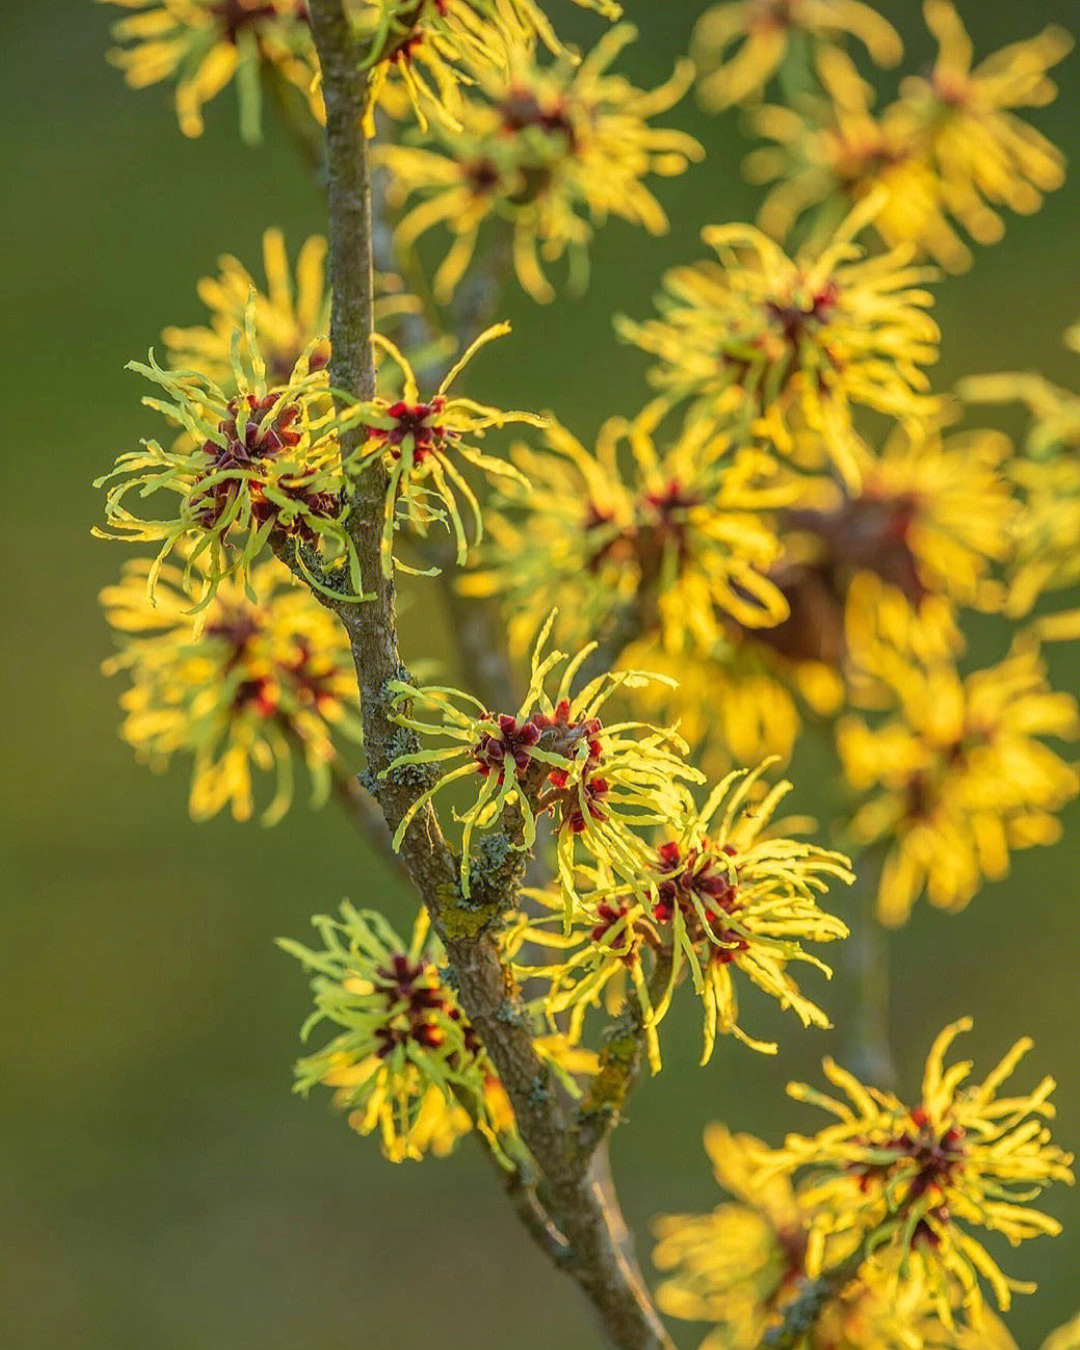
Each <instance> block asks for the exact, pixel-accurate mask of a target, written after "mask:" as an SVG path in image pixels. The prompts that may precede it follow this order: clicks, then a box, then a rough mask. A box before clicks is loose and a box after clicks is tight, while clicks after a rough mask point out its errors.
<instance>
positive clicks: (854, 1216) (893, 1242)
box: [772, 1019, 1073, 1325]
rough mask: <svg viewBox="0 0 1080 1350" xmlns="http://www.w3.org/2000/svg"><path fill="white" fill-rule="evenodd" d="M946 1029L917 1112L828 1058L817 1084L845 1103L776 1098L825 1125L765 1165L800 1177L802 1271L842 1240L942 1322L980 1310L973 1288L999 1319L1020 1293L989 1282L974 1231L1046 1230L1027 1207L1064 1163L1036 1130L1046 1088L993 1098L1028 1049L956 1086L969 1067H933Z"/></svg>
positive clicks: (949, 1035)
mask: <svg viewBox="0 0 1080 1350" xmlns="http://www.w3.org/2000/svg"><path fill="white" fill-rule="evenodd" d="M970 1027H971V1022H970V1020H969V1019H963V1020H961V1021H959V1022H955V1023H953V1024H952V1025H950V1026H948V1027H946V1028H945V1030H944V1031H942V1032H941V1034H940V1035H939V1036H938V1037H937V1039H936V1040H935V1042H934V1044H933V1046H932V1047H931V1050H930V1054H929V1056H928V1057H927V1061H926V1071H925V1074H924V1076H923V1084H922V1095H921V1100H920V1101H919V1103H918V1105H916V1106H914V1107H907V1106H905V1105H903V1104H902V1103H901V1102H900V1101H899V1099H898V1098H896V1097H895V1096H894V1095H893V1094H892V1093H891V1092H883V1091H881V1090H879V1089H877V1088H873V1087H864V1086H863V1084H862V1083H860V1082H859V1081H858V1080H857V1079H856V1078H854V1077H853V1076H852V1075H851V1074H850V1073H848V1072H847V1071H846V1070H844V1069H841V1068H840V1067H839V1066H838V1065H836V1064H834V1063H833V1062H832V1061H831V1060H826V1061H825V1075H826V1077H827V1078H828V1079H829V1081H830V1083H832V1084H833V1086H834V1087H836V1088H838V1089H839V1091H840V1092H841V1093H842V1094H843V1096H844V1097H846V1098H847V1100H846V1101H844V1100H839V1099H837V1098H834V1097H831V1096H828V1095H826V1094H825V1093H822V1092H819V1091H818V1090H816V1089H814V1088H810V1087H808V1086H806V1085H805V1084H802V1083H793V1084H791V1085H790V1087H789V1089H788V1091H789V1093H790V1094H791V1095H792V1096H793V1097H795V1098H796V1099H797V1100H799V1101H806V1102H810V1103H811V1104H813V1105H816V1106H820V1107H822V1108H823V1109H824V1110H825V1111H828V1112H829V1114H830V1115H832V1116H834V1117H835V1118H836V1123H835V1124H833V1125H828V1126H826V1127H825V1128H824V1129H822V1130H820V1131H819V1132H818V1133H817V1134H816V1135H813V1136H811V1137H804V1136H800V1135H789V1136H788V1138H787V1140H786V1141H785V1144H784V1148H783V1149H782V1150H781V1151H780V1153H779V1154H777V1155H776V1156H775V1157H774V1160H773V1163H772V1166H774V1167H782V1168H783V1169H784V1170H786V1171H789V1172H791V1171H801V1170H806V1171H807V1172H808V1174H809V1176H810V1184H809V1185H808V1187H807V1188H806V1189H805V1190H804V1191H803V1199H804V1201H805V1203H806V1204H807V1205H809V1206H811V1207H812V1208H813V1216H812V1218H811V1223H810V1240H809V1244H808V1248H807V1260H806V1264H807V1269H808V1271H810V1273H811V1274H815V1273H817V1272H818V1271H819V1270H821V1269H822V1267H823V1265H825V1264H827V1260H828V1258H827V1251H828V1243H829V1241H830V1240H836V1239H839V1240H841V1241H843V1240H844V1239H845V1238H850V1239H851V1240H853V1241H855V1242H856V1243H857V1244H858V1245H863V1247H864V1250H865V1252H866V1253H867V1256H868V1259H869V1260H870V1261H871V1262H873V1263H876V1264H882V1263H885V1264H886V1265H888V1266H890V1286H891V1287H892V1288H893V1289H897V1288H899V1287H901V1286H903V1285H904V1284H910V1285H912V1286H914V1288H916V1289H917V1290H919V1291H920V1292H921V1293H923V1294H925V1296H927V1297H929V1298H930V1299H931V1300H932V1302H933V1306H934V1309H935V1311H936V1313H937V1315H938V1317H939V1318H940V1320H941V1321H942V1322H944V1323H945V1324H946V1325H950V1324H951V1322H952V1320H953V1310H954V1308H955V1307H957V1306H960V1307H963V1308H965V1309H972V1310H974V1313H975V1315H976V1316H977V1315H978V1312H979V1310H980V1307H981V1302H982V1293H981V1288H980V1280H985V1281H986V1282H987V1283H988V1284H989V1286H990V1288H991V1290H992V1291H993V1294H994V1297H995V1299H996V1301H997V1303H998V1305H999V1307H1001V1308H1008V1307H1009V1304H1010V1301H1011V1295H1012V1292H1013V1291H1020V1290H1027V1291H1029V1290H1030V1288H1031V1286H1030V1285H1021V1284H1019V1283H1018V1282H1016V1281H1015V1280H1010V1279H1009V1278H1008V1277H1006V1276H1005V1275H1004V1274H1002V1272H1001V1270H1000V1269H999V1267H998V1265H997V1263H996V1262H995V1261H994V1259H993V1258H992V1257H991V1255H990V1253H989V1252H988V1251H987V1250H986V1248H985V1247H984V1246H983V1245H982V1242H981V1241H980V1240H979V1239H978V1238H977V1237H976V1236H975V1234H974V1232H973V1231H972V1230H973V1229H979V1228H982V1229H985V1230H987V1231H988V1232H992V1233H1000V1234H1003V1235H1004V1236H1005V1237H1006V1238H1008V1239H1009V1241H1010V1242H1012V1243H1013V1244H1016V1243H1018V1242H1020V1241H1022V1240H1023V1239H1025V1238H1029V1237H1035V1236H1037V1235H1038V1234H1042V1233H1050V1234H1053V1233H1056V1232H1058V1231H1059V1225H1058V1224H1057V1223H1056V1222H1055V1220H1053V1219H1052V1218H1050V1217H1049V1216H1048V1215H1045V1214H1043V1213H1041V1212H1040V1211H1038V1210H1035V1209H1032V1208H1030V1206H1029V1202H1030V1201H1031V1200H1032V1199H1034V1198H1035V1197H1036V1196H1037V1195H1039V1194H1040V1193H1041V1192H1042V1191H1043V1190H1044V1189H1045V1188H1046V1187H1047V1186H1049V1185H1050V1183H1051V1182H1053V1181H1066V1182H1070V1183H1071V1182H1072V1180H1073V1177H1072V1173H1071V1171H1070V1170H1069V1164H1070V1163H1071V1162H1072V1158H1071V1157H1070V1155H1068V1154H1067V1153H1063V1152H1062V1150H1061V1149H1059V1148H1057V1147H1056V1146H1055V1145H1053V1144H1052V1143H1051V1139H1050V1131H1049V1129H1048V1127H1047V1126H1046V1125H1045V1124H1044V1123H1043V1122H1044V1121H1045V1120H1047V1119H1049V1118H1051V1117H1052V1116H1053V1114H1054V1111H1053V1107H1052V1106H1051V1105H1050V1102H1049V1098H1050V1095H1051V1093H1052V1092H1053V1090H1054V1081H1053V1079H1052V1078H1044V1079H1043V1080H1042V1081H1041V1082H1040V1083H1039V1084H1038V1085H1037V1087H1036V1088H1035V1089H1034V1090H1033V1091H1032V1092H1029V1093H1026V1094H1022V1095H1019V1096H1011V1097H999V1096H998V1090H999V1089H1000V1088H1001V1086H1002V1084H1003V1083H1005V1082H1006V1080H1007V1079H1009V1078H1010V1077H1011V1076H1012V1074H1013V1072H1014V1070H1015V1069H1016V1066H1017V1063H1018V1062H1019V1060H1020V1059H1021V1057H1022V1056H1023V1055H1024V1054H1025V1053H1026V1052H1027V1051H1028V1050H1029V1049H1030V1048H1031V1042H1030V1041H1028V1040H1021V1041H1018V1042H1017V1043H1016V1045H1014V1046H1013V1048H1012V1049H1011V1050H1010V1051H1009V1052H1008V1054H1007V1055H1005V1057H1004V1058H1003V1059H1002V1060H1001V1062H1000V1063H999V1064H998V1065H997V1066H996V1068H994V1069H993V1070H992V1071H991V1072H990V1073H989V1074H988V1075H987V1077H986V1078H985V1079H984V1080H983V1082H982V1083H980V1084H978V1085H974V1086H964V1084H965V1081H966V1080H967V1078H968V1076H969V1074H970V1073H971V1068H972V1066H971V1063H970V1062H961V1063H958V1064H954V1065H952V1066H950V1067H948V1068H946V1067H945V1063H944V1060H945V1055H946V1054H947V1052H948V1050H949V1048H950V1047H951V1045H952V1043H953V1041H954V1040H955V1038H956V1036H957V1035H958V1034H959V1033H960V1032H962V1031H967V1030H969V1029H970Z"/></svg>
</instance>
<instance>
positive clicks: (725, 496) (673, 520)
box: [461, 402, 798, 652]
mask: <svg viewBox="0 0 1080 1350" xmlns="http://www.w3.org/2000/svg"><path fill="white" fill-rule="evenodd" d="M664 411H665V408H664V405H663V404H662V403H655V402H654V403H652V404H649V405H648V406H647V407H645V408H644V409H643V410H642V411H641V412H640V413H639V414H638V415H637V416H636V417H634V418H623V417H612V418H609V419H608V420H607V421H606V422H605V423H604V424H603V426H602V427H601V429H600V432H599V435H598V437H597V441H596V449H595V452H590V451H589V450H587V449H586V448H585V446H583V445H582V444H581V442H580V441H579V440H577V438H576V437H574V436H573V435H572V434H571V433H570V432H569V431H567V430H566V428H565V427H562V426H560V425H559V424H558V423H552V424H551V425H549V426H548V427H547V428H546V430H545V433H544V445H543V447H542V448H541V449H536V450H534V449H532V448H531V447H529V446H526V445H517V446H515V447H514V448H513V451H512V459H513V463H514V464H515V465H516V466H517V468H518V469H519V470H520V473H521V477H522V480H524V481H526V482H527V483H528V484H529V490H528V491H524V490H520V491H518V492H517V493H516V494H515V495H514V496H511V495H510V494H509V492H508V493H505V494H504V495H503V497H502V499H501V501H500V502H498V503H497V504H496V506H495V508H494V509H492V510H489V511H488V512H487V520H488V528H489V531H490V540H489V544H488V546H487V549H486V551H485V555H484V559H483V562H482V565H481V567H480V568H479V569H478V570H477V571H476V572H474V573H471V574H467V575H466V576H465V577H463V579H462V582H461V588H462V590H464V591H466V592H467V593H469V594H473V595H493V596H498V597H499V598H500V600H501V601H502V602H503V603H504V604H505V606H506V612H507V617H508V623H509V634H510V641H511V645H512V647H513V648H514V649H515V650H522V649H523V648H525V647H526V646H527V644H529V643H530V642H531V641H532V639H533V636H534V635H535V633H536V631H537V630H538V628H539V627H540V624H541V623H542V622H543V621H544V619H545V618H546V617H547V615H548V614H549V613H550V611H551V609H552V607H553V606H554V605H555V603H556V602H558V604H559V606H560V611H561V615H562V620H563V627H562V629H561V630H560V632H566V631H569V632H570V634H571V635H572V637H573V638H574V640H575V641H585V640H586V639H587V638H588V637H589V636H590V635H591V634H593V633H595V632H598V631H602V628H603V625H604V623H605V621H607V620H609V619H610V618H611V616H612V615H613V614H614V613H617V612H622V611H624V612H625V613H626V615H627V618H628V620H629V619H631V618H632V630H633V633H634V634H637V635H646V634H651V633H654V632H655V633H658V634H659V635H660V638H661V641H662V644H663V646H664V647H665V648H667V649H668V650H669V651H671V652H684V651H691V650H695V649H698V650H701V649H704V650H706V651H709V650H711V649H712V647H713V646H714V645H715V644H716V642H717V641H718V640H719V639H720V637H721V635H722V633H723V631H724V622H725V618H731V619H735V620H737V621H738V622H739V623H740V624H741V625H743V626H745V627H747V628H758V627H769V626H770V625H772V624H775V623H778V622H779V621H780V620H781V619H783V618H784V617H785V616H786V614H787V605H786V603H785V601H784V599H783V597H782V595H781V593H780V591H779V590H778V588H777V587H776V585H775V584H774V583H773V582H772V581H770V580H769V579H768V576H767V573H768V570H769V569H770V568H771V567H772V566H773V565H774V564H775V563H776V562H777V561H778V560H779V558H780V544H779V541H778V538H777V534H776V528H775V524H774V515H775V512H776V511H777V510H778V509H779V508H780V507H782V506H785V505H788V504H790V503H791V502H793V501H794V500H795V498H796V494H797V492H798V485H797V484H796V483H794V482H793V481H792V480H791V479H790V478H789V477H785V476H784V475H781V474H780V473H779V472H778V470H777V465H776V463H775V461H774V460H773V459H772V457H771V456H770V455H769V454H768V453H767V452H765V451H764V450H761V449H757V448H755V447H753V446H750V445H746V446H743V447H741V448H736V446H735V445H733V443H732V441H731V438H730V437H729V436H727V435H726V434H725V433H723V432H721V431H717V430H716V429H715V428H714V427H712V426H710V425H709V424H708V423H707V422H705V421H698V422H691V423H684V424H682V425H681V426H680V427H679V428H678V429H676V430H675V431H673V432H668V431H665V430H664V429H662V427H661V426H660V423H661V420H662V417H663V414H664ZM510 486H511V488H513V484H511V485H510Z"/></svg>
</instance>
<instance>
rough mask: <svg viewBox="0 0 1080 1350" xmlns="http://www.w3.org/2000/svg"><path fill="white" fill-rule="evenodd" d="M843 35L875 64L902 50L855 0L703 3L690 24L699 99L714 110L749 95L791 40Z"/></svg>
mask: <svg viewBox="0 0 1080 1350" xmlns="http://www.w3.org/2000/svg"><path fill="white" fill-rule="evenodd" d="M849 35H850V36H851V37H854V38H856V39H857V40H858V41H859V42H861V43H862V44H863V46H864V47H865V48H866V50H867V51H868V52H869V53H870V57H871V60H873V61H874V62H875V63H876V64H877V65H879V66H895V65H896V63H897V62H898V61H899V60H900V57H901V56H902V55H903V51H904V49H903V46H902V44H901V42H900V38H899V36H898V35H897V32H896V30H895V29H894V28H893V26H892V25H891V24H890V23H889V22H888V20H887V19H885V18H883V17H882V15H880V14H879V13H878V12H877V11H876V10H875V9H874V8H872V6H870V5H867V4H863V3H861V0H725V3H723V4H719V5H714V6H713V7H712V8H711V9H707V10H706V11H705V13H704V14H703V15H702V16H701V18H700V19H699V20H698V23H697V27H696V28H695V30H694V42H693V47H692V55H693V57H694V61H695V63H696V65H697V67H698V70H699V71H700V72H701V80H700V85H699V92H700V95H701V101H702V103H703V104H704V105H705V107H706V108H711V109H713V110H715V111H719V110H720V109H723V108H726V107H729V106H730V105H731V104H733V103H743V102H745V101H747V100H749V99H752V98H754V97H755V96H756V95H758V94H760V93H761V91H762V90H763V89H764V88H765V85H766V84H768V82H769V80H771V79H772V77H773V76H774V75H775V74H776V73H777V71H778V70H779V69H780V68H781V66H782V65H783V63H784V60H785V58H786V57H787V56H788V53H789V51H790V50H791V48H792V44H793V43H797V42H798V41H799V40H800V39H802V40H805V39H806V38H811V39H813V40H814V41H815V42H825V43H833V42H836V41H837V40H839V41H843V39H844V38H845V37H847V36H849ZM736 44H739V46H738V49H737V51H735V52H734V53H733V54H732V55H731V56H728V52H729V50H730V49H731V48H732V47H734V46H736Z"/></svg>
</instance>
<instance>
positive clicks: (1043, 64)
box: [746, 0, 1072, 271]
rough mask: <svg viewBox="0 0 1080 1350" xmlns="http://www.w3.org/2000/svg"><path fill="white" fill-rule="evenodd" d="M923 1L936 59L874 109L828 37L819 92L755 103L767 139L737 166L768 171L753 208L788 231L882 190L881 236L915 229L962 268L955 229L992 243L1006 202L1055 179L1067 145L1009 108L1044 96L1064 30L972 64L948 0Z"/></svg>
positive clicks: (903, 236)
mask: <svg viewBox="0 0 1080 1350" xmlns="http://www.w3.org/2000/svg"><path fill="white" fill-rule="evenodd" d="M830 8H831V6H830ZM923 9H924V13H925V16H926V22H927V24H928V26H929V27H930V29H931V32H932V33H933V35H934V36H935V37H936V38H937V41H938V44H939V52H938V56H937V59H936V61H934V63H933V65H932V66H931V68H930V70H929V71H928V73H926V74H925V75H919V76H909V77H907V78H906V79H904V80H903V81H902V82H901V84H900V90H899V96H898V98H897V99H896V100H895V101H894V102H892V103H890V104H889V105H888V106H887V107H885V108H884V109H882V110H881V111H880V112H875V110H874V107H873V96H874V90H873V87H872V86H871V85H870V84H869V83H867V82H866V81H865V80H864V79H863V78H862V76H861V75H860V74H859V72H858V70H857V69H856V67H855V65H854V63H853V62H852V61H851V60H850V58H848V57H847V56H846V55H845V54H844V53H843V52H841V51H839V50H837V49H836V48H829V49H828V50H826V51H822V52H820V53H819V54H818V57H817V60H816V65H815V70H814V73H815V75H816V76H817V79H818V82H819V83H820V93H819V94H816V95H811V96H810V97H808V98H807V99H806V100H803V101H798V102H796V103H795V104H794V105H793V106H768V107H764V108H759V109H756V110H755V111H754V112H753V114H752V120H753V125H754V127H755V129H756V131H757V133H758V134H759V135H761V136H763V137H764V138H765V139H766V140H768V141H771V142H772V143H773V144H772V145H769V146H766V147H763V148H761V149H758V150H755V151H754V152H753V153H752V154H751V156H750V157H749V159H748V161H747V165H746V170H747V174H748V176H750V177H751V178H752V179H754V180H755V181H758V182H770V181H774V182H775V185H774V186H773V187H772V189H771V190H770V192H769V194H768V196H767V198H766V200H765V203H764V206H763V208H762V213H761V217H760V223H761V225H762V227H763V228H765V229H766V230H768V231H769V232H770V233H771V234H773V235H775V236H776V237H778V238H783V237H784V236H785V235H786V234H787V233H788V232H789V231H790V230H791V229H792V228H793V227H794V225H795V224H796V222H797V221H798V220H799V219H800V218H801V217H803V216H804V214H805V213H807V212H809V211H813V212H814V213H815V218H814V221H813V227H814V229H815V230H821V229H823V228H827V226H828V222H829V221H830V219H831V220H835V219H836V215H837V213H838V212H842V211H844V210H846V209H848V207H849V206H850V204H851V203H852V202H853V201H857V200H859V199H860V198H862V197H864V196H866V195H868V194H869V193H871V192H876V193H879V194H881V195H882V196H883V197H884V202H883V204H882V206H881V208H880V210H879V211H878V213H877V215H876V216H875V218H874V222H873V223H874V228H875V229H876V230H877V232H878V234H879V235H880V236H881V238H882V239H883V240H884V241H885V243H886V245H887V246H889V247H894V246H896V245H898V244H900V243H902V242H910V243H912V244H914V245H917V246H918V248H919V249H920V250H921V251H923V252H924V253H927V254H929V255H930V256H931V257H932V258H934V259H935V260H936V261H937V262H939V263H940V264H941V265H942V266H944V267H947V268H949V269H950V270H951V271H961V270H963V269H965V268H967V267H968V266H970V264H971V252H970V249H969V248H968V246H967V244H966V243H965V242H964V238H963V235H962V233H961V231H963V233H966V234H967V235H968V236H969V237H970V238H971V239H973V240H974V241H975V242H977V243H980V244H989V243H994V242H995V241H996V240H998V239H1000V237H1001V235H1002V233H1003V232H1004V223H1003V221H1002V217H1001V214H1000V213H1001V209H1002V208H1003V207H1008V208H1009V209H1011V210H1014V211H1019V212H1022V213H1024V214H1030V213H1031V212H1034V211H1037V210H1038V209H1039V207H1040V206H1041V204H1042V200H1043V196H1044V195H1045V194H1046V193H1047V192H1052V191H1054V190H1055V189H1056V188H1059V187H1060V186H1061V184H1062V182H1063V181H1064V176H1065V172H1064V169H1065V161H1064V156H1063V155H1062V154H1061V152H1060V151H1059V150H1058V149H1057V148H1056V147H1055V146H1053V145H1052V144H1051V143H1050V142H1049V141H1048V140H1047V139H1046V138H1045V137H1044V136H1043V135H1041V133H1039V132H1038V131H1036V130H1035V128H1034V127H1032V126H1031V125H1030V123H1029V122H1027V121H1025V120H1024V119H1023V118H1022V117H1020V116H1018V115H1017V113H1016V112H1015V111H1013V110H1014V109H1022V108H1032V107H1034V108H1038V107H1041V106H1043V105H1044V104H1047V103H1049V102H1051V101H1052V100H1053V98H1054V97H1055V95H1056V92H1057V91H1056V88H1055V86H1054V84H1053V83H1052V81H1051V80H1050V79H1049V77H1048V74H1047V72H1048V71H1049V70H1050V69H1051V68H1052V67H1053V66H1055V65H1056V64H1057V63H1058V62H1059V61H1061V60H1062V59H1063V57H1065V56H1066V55H1067V54H1068V52H1069V50H1070V48H1071V47H1072V38H1071V37H1070V36H1069V34H1067V33H1066V32H1064V31H1063V30H1062V29H1060V28H1055V27H1050V28H1047V29H1046V30H1045V31H1044V32H1043V33H1041V34H1040V35H1039V36H1037V37H1034V38H1031V39H1028V40H1026V41H1022V42H1015V43H1012V44H1010V45H1009V46H1007V47H1004V48H1002V49H1001V50H1000V51H998V52H995V53H994V54H993V55H992V56H990V57H988V58H987V59H986V60H984V61H982V62H980V63H979V64H978V65H974V66H973V64H972V62H973V44H972V42H971V39H970V38H969V36H968V34H967V32H966V31H965V29H964V26H963V24H962V22H961V20H960V17H959V15H958V14H957V11H956V8H955V5H954V4H953V3H952V0H926V3H925V4H924V6H923Z"/></svg>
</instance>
